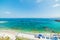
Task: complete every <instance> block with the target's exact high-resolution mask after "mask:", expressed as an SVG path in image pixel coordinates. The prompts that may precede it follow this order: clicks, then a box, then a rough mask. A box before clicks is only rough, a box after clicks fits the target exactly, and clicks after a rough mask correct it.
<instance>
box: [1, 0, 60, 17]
mask: <svg viewBox="0 0 60 40" xmlns="http://www.w3.org/2000/svg"><path fill="white" fill-rule="evenodd" d="M55 17H60V0H0V18H55Z"/></svg>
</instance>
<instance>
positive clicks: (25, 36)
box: [0, 30, 60, 40]
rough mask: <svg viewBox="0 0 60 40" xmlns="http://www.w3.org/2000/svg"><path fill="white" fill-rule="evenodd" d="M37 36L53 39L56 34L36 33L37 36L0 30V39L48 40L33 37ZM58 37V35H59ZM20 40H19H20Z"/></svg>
mask: <svg viewBox="0 0 60 40" xmlns="http://www.w3.org/2000/svg"><path fill="white" fill-rule="evenodd" d="M38 34H41V35H43V36H45V37H53V35H54V34H55V35H56V34H57V33H37V34H33V33H31V34H30V33H21V32H16V31H13V30H0V37H4V38H5V37H9V38H10V40H16V38H17V37H18V38H22V39H26V40H48V39H46V38H42V37H41V38H38V37H35V35H36V36H38ZM57 36H58V35H57ZM59 36H60V35H59ZM22 39H21V40H22Z"/></svg>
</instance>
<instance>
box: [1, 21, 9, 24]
mask: <svg viewBox="0 0 60 40" xmlns="http://www.w3.org/2000/svg"><path fill="white" fill-rule="evenodd" d="M7 22H8V21H0V24H1V23H7Z"/></svg>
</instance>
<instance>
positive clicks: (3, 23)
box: [0, 18, 60, 32]
mask: <svg viewBox="0 0 60 40" xmlns="http://www.w3.org/2000/svg"><path fill="white" fill-rule="evenodd" d="M1 28H2V29H4V28H8V29H16V30H21V31H25V32H26V31H28V32H60V22H56V21H54V19H49V18H0V29H1Z"/></svg>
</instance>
